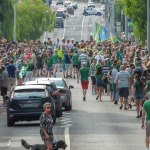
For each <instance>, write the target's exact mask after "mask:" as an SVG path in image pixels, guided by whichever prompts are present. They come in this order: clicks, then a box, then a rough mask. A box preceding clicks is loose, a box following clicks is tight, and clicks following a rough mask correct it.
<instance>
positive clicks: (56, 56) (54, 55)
mask: <svg viewBox="0 0 150 150" xmlns="http://www.w3.org/2000/svg"><path fill="white" fill-rule="evenodd" d="M52 61H53V64H57V63H58V55H57V54H55V53H54V54H52Z"/></svg>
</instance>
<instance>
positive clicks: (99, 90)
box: [95, 67, 105, 101]
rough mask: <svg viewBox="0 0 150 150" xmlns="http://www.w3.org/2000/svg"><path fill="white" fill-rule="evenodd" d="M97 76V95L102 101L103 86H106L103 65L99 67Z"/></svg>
mask: <svg viewBox="0 0 150 150" xmlns="http://www.w3.org/2000/svg"><path fill="white" fill-rule="evenodd" d="M95 76H96V87H97V94H98V95H97V97H96V100H98V98H100V101H102V93H103V87H104V81H103V78H104V77H105V75H104V73H103V72H102V67H98V68H97V70H96V73H95Z"/></svg>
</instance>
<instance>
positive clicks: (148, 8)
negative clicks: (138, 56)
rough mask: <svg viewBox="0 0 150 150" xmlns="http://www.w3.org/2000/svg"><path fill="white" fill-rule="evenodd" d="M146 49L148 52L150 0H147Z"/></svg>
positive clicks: (149, 45) (149, 50)
mask: <svg viewBox="0 0 150 150" xmlns="http://www.w3.org/2000/svg"><path fill="white" fill-rule="evenodd" d="M147 50H148V53H149V54H150V1H149V0H147Z"/></svg>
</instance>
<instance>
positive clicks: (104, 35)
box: [100, 27, 107, 41]
mask: <svg viewBox="0 0 150 150" xmlns="http://www.w3.org/2000/svg"><path fill="white" fill-rule="evenodd" d="M106 32H107V30H106V28H105V27H102V30H101V32H100V39H101V41H103V40H106V39H107V34H106Z"/></svg>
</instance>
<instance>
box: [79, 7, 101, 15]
mask: <svg viewBox="0 0 150 150" xmlns="http://www.w3.org/2000/svg"><path fill="white" fill-rule="evenodd" d="M82 14H83V15H85V16H88V15H95V16H101V15H102V12H101V11H100V10H98V9H96V8H93V7H87V8H84V9H83V10H82Z"/></svg>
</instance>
